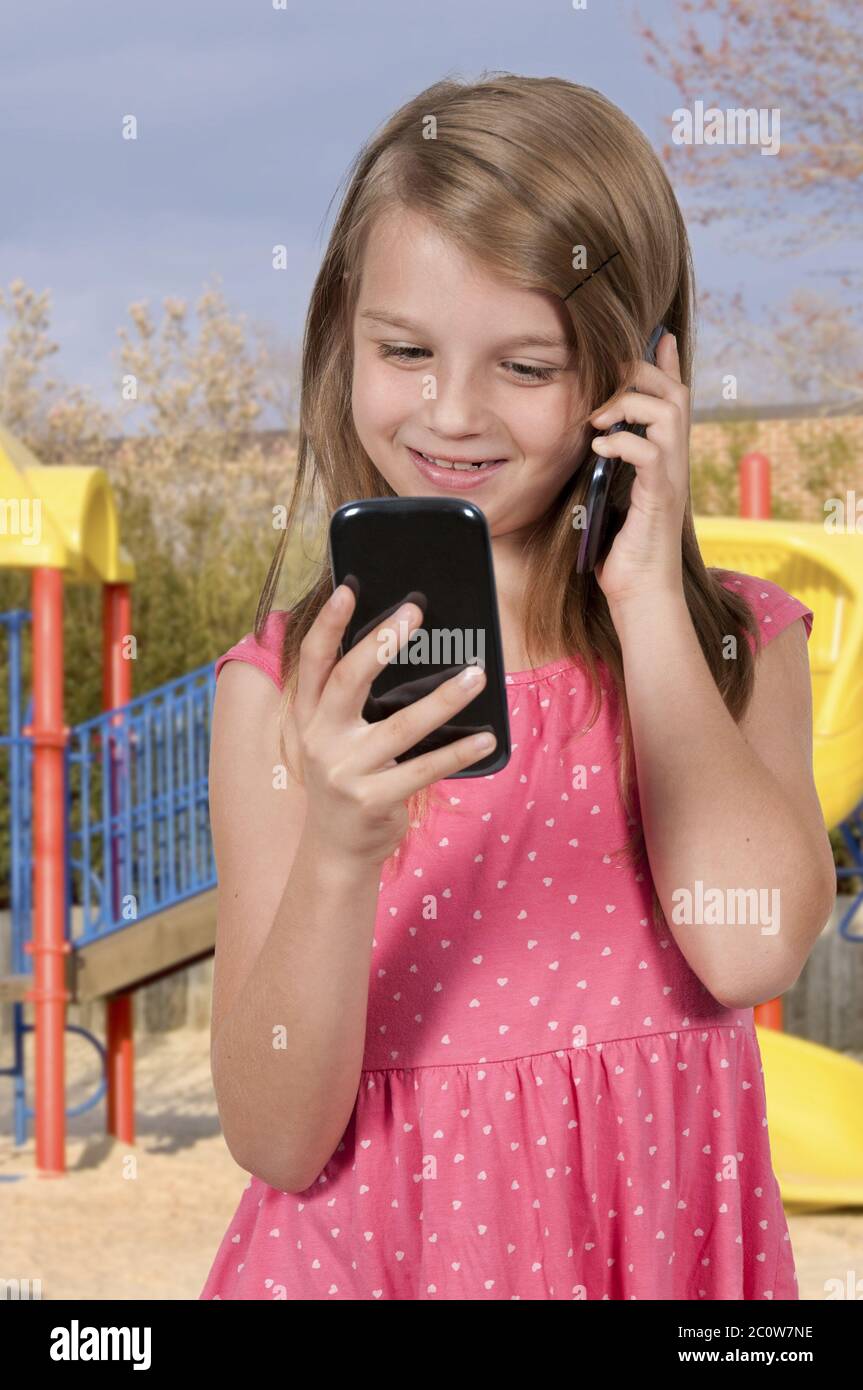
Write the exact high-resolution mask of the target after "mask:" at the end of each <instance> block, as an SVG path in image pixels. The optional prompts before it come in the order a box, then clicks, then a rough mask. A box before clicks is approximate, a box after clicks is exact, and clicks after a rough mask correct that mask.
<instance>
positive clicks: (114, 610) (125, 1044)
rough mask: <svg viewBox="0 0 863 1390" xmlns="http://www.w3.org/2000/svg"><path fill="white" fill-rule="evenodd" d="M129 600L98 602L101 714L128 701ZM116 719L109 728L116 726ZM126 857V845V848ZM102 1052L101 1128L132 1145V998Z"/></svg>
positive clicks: (120, 999)
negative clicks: (104, 1104) (103, 1099)
mask: <svg viewBox="0 0 863 1390" xmlns="http://www.w3.org/2000/svg"><path fill="white" fill-rule="evenodd" d="M131 621H132V599H131V594H130V591H129V586H128V584H106V585H105V588H104V591H103V602H102V708H103V709H106V710H110V709H116V708H117V707H118V706H119V705H125V704H128V702H129V700H131V698H132V666H131V662H130V661H129V660H127V658H126V657H125V655H124V652H123V642H124V640H125V638H126V637H127V635H128V634H129V632H130V630H131ZM123 718H124V716H123V715H122V714H118V715H117V716H116V718H114V719H112V721H111V723H112V725H117V726H122V723H123ZM108 744H109V748H110V759H111V767H110V778H111V788H110V800H111V809H112V812H116V811H117V810H118V809H119V806H120V779H121V778H122V777H123V776H126V777H128V776H130V775H131V774H130V769H129V768H128V767H126V768H124V767H123V766H122V764H121V761H120V760H121V758H122V743H121V741H120V739H119V737H118V738H117V739H116V740H114V739H109V740H108ZM110 849H111V857H110V864H107V863H106V865H105V872H106V874H107V873H109V872H110V875H111V898H112V903H113V909H114V913H115V915H117V914H118V913H119V910H120V904H121V900H122V899H121V890H122V884H121V876H120V846H119V843H118V841H117V840H112V841H111V846H110ZM126 852H127V854H130V853H131V845H127V847H126ZM105 1050H106V1053H107V1079H106V1086H107V1114H106V1119H105V1128H106V1132H107V1133H108V1134H113V1135H114V1136H115V1137H116V1138H117V1139H119V1140H120V1141H121V1143H124V1144H134V1142H135V1043H134V1033H133V1028H132V996H131V994H117V995H113V996H111V997H110V998H109V999H107V1000H106V1001H105Z"/></svg>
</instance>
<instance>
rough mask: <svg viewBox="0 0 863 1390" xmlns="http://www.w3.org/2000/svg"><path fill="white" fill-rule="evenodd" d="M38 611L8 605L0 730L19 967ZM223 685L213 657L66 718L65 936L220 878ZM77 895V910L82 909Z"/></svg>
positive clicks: (115, 921) (130, 917) (126, 918)
mask: <svg viewBox="0 0 863 1390" xmlns="http://www.w3.org/2000/svg"><path fill="white" fill-rule="evenodd" d="M30 617H31V615H30V614H29V613H28V612H25V611H22V610H15V611H13V612H11V613H3V614H0V633H2V632H3V629H5V637H6V642H5V645H6V656H7V658H8V709H9V729H8V733H6V734H3V735H2V736H0V758H2V761H0V771H5V772H6V773H7V781H8V795H9V813H10V814H9V852H10V905H11V917H12V933H11V935H12V943H11V957H10V962H9V963H10V966H11V970H12V972H13V973H14V974H29V973H30V970H31V967H32V961H31V958H30V956H29V955H28V954H27V953H25V950H24V947H25V944H26V943H27V942H28V941H29V940H30V939H31V932H32V916H33V913H32V907H33V902H32V880H33V870H32V855H33V815H32V810H33V806H32V799H33V792H32V787H33V747H32V740H31V739H30V738H29V737H28V736H26V735H24V734H22V732H21V730H22V728H25V727H26V726H27V724H28V723H29V721H30V720H31V719H32V700H30V701H29V702H28V704H27V708H26V712H25V713H24V715H23V717H22V704H23V699H22V694H21V690H22V651H21V648H22V635H23V632H24V630H25V628H26V627H27V626H28V624H29V622H30ZM215 689H216V676H215V662H210V663H208V664H207V665H205V666H199V667H198V668H197V669H196V670H194V671H190V672H189V673H188V674H187V675H185V676H180V677H178V678H177V679H176V680H173V681H168V682H167V683H166V684H165V685H162V686H159V687H158V688H157V689H156V690H151V691H149V692H148V693H147V694H146V695H141V696H138V697H137V698H136V699H134V700H131V701H130V702H129V703H128V704H126V705H122V706H120V707H118V708H117V709H115V710H108V711H106V712H105V713H103V714H99V715H97V716H96V717H95V718H94V719H88V720H86V721H85V722H84V723H83V724H77V725H75V726H73V727H72V728H71V729H70V733H69V741H68V743H67V746H66V749H65V807H66V820H67V831H68V838H67V843H68V854H67V866H66V888H67V892H66V937H67V939H69V940H71V941H72V942H73V944H74V945H75V946H83V945H86V944H87V943H89V942H92V941H96V940H99V939H100V938H102V937H104V936H107V935H109V934H110V933H111V932H114V931H119V930H121V929H122V928H123V927H127V926H129V925H130V924H131V923H133V922H137V921H140V920H141V918H143V917H147V916H149V915H151V914H152V913H154V912H160V911H162V910H163V909H165V908H167V907H170V906H172V905H173V904H174V903H179V902H182V901H183V900H184V899H186V898H189V897H192V896H193V895H194V894H196V893H200V892H203V891H204V890H205V889H208V888H214V887H215V885H216V866H215V859H214V856H213V846H212V839H211V835H210V817H209V751H210V725H211V719H212V709H213V697H214V695H215ZM2 755H5V756H2ZM3 763H5V767H3V766H2V764H3ZM73 906H74V907H76V908H80V909H81V911H80V914H79V913H75V915H74V917H73V916H72V913H71V908H72V907H73ZM78 919H80V920H78ZM73 924H74V925H73Z"/></svg>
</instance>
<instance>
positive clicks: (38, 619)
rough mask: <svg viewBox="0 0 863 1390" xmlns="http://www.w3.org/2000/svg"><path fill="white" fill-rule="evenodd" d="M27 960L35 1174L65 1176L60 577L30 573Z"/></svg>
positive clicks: (66, 945) (63, 734) (63, 739)
mask: <svg viewBox="0 0 863 1390" xmlns="http://www.w3.org/2000/svg"><path fill="white" fill-rule="evenodd" d="M32 592H33V629H32V632H33V723H32V724H30V725H28V726H27V727H26V728H25V729H24V733H25V734H29V735H30V737H31V738H32V740H33V941H32V943H29V944H28V946H27V948H26V949H27V950H28V951H29V952H30V954H31V955H32V956H33V978H34V985H33V988H32V989H31V990H28V992H27V994H26V996H25V998H26V999H27V1000H29V1001H31V1002H32V1004H33V1006H34V1014H35V1035H36V1169H37V1172H38V1174H39V1176H40V1177H46V1178H56V1177H63V1176H64V1175H65V1172H66V1095H65V1088H66V1068H65V1051H64V1044H65V1034H66V1001H67V1000H68V999H69V998H70V994H69V991H68V990H67V989H66V980H65V964H64V958H65V956H66V955H67V954H68V952H69V943H68V942H67V941H66V937H65V910H66V805H65V800H66V798H65V781H64V766H65V756H64V749H65V746H66V742H67V739H68V737H69V730H68V728H67V727H66V725H65V724H64V723H63V575H62V572H61V571H60V570H56V569H43V568H38V569H34V571H33V590H32Z"/></svg>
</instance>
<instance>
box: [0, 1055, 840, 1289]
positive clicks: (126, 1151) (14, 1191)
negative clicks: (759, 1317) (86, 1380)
mask: <svg viewBox="0 0 863 1390" xmlns="http://www.w3.org/2000/svg"><path fill="white" fill-rule="evenodd" d="M28 1060H29V1059H28ZM5 1061H6V1059H5V1058H4V1062H5ZM94 1063H95V1055H94V1054H93V1052H92V1050H91V1049H90V1048H89V1047H88V1046H87V1045H86V1044H85V1043H84V1042H83V1041H81V1040H80V1039H75V1038H72V1039H71V1040H70V1041H69V1043H68V1048H67V1068H68V1073H67V1074H68V1078H69V1100H70V1104H77V1103H79V1102H80V1101H81V1100H82V1099H84V1097H85V1096H86V1095H87V1094H88V1092H89V1091H90V1090H91V1089H92V1086H93V1084H94V1080H95V1077H96V1066H95V1065H94ZM30 1074H31V1075H32V1071H31V1073H30ZM0 1083H2V1084H0V1278H6V1279H8V1278H17V1279H27V1278H29V1279H31V1280H32V1279H37V1278H38V1279H41V1281H42V1297H43V1298H44V1299H62V1298H73V1299H101V1298H118V1299H196V1298H197V1297H198V1295H199V1293H200V1291H201V1288H202V1287H203V1284H204V1281H205V1279H206V1277H207V1274H208V1272H209V1268H210V1265H211V1263H212V1261H213V1259H214V1257H215V1254H216V1249H217V1247H218V1245H219V1242H220V1240H221V1238H222V1235H223V1234H224V1232H225V1230H226V1228H227V1225H228V1222H229V1221H230V1219H231V1217H232V1215H233V1213H234V1211H235V1209H236V1206H237V1203H238V1202H239V1200H240V1195H241V1193H242V1190H243V1188H244V1186H245V1184H246V1182H247V1181H248V1175H247V1174H246V1173H245V1172H244V1171H243V1170H242V1169H241V1168H239V1167H238V1166H237V1164H236V1163H235V1162H234V1160H233V1159H232V1158H231V1155H230V1154H229V1153H228V1150H227V1148H226V1146H225V1143H224V1140H223V1139H222V1136H221V1131H220V1129H219V1119H218V1114H217V1111H216V1102H215V1097H214V1095H213V1088H212V1082H211V1079H210V1068H209V1039H208V1035H207V1033H206V1032H205V1031H201V1030H191V1029H188V1030H178V1031H176V1032H171V1033H166V1034H161V1035H158V1036H155V1037H144V1038H143V1039H141V1040H140V1041H139V1042H138V1047H137V1056H136V1086H137V1093H136V1116H137V1135H136V1142H135V1144H134V1145H133V1146H132V1147H128V1146H124V1145H120V1144H118V1143H117V1142H116V1141H115V1140H113V1139H110V1140H109V1139H106V1138H105V1135H104V1133H103V1130H104V1116H105V1107H104V1103H103V1102H100V1103H99V1104H98V1105H97V1106H96V1107H95V1108H94V1109H93V1110H91V1111H88V1112H86V1113H85V1114H83V1115H79V1116H77V1117H75V1118H73V1119H71V1120H70V1121H69V1122H68V1131H69V1138H68V1142H67V1166H68V1172H67V1174H66V1176H65V1177H62V1178H55V1179H50V1178H41V1177H39V1176H37V1174H36V1171H35V1146H34V1143H33V1140H32V1138H31V1139H30V1140H29V1141H28V1143H27V1144H26V1146H25V1147H24V1148H22V1149H15V1148H14V1145H13V1143H12V1137H11V1136H12V1123H11V1114H10V1101H11V1089H12V1088H11V1085H10V1084H9V1082H8V1080H6V1081H5V1082H3V1079H2V1078H0ZM178 1097H181V1098H182V1099H179V1100H178ZM788 1224H789V1228H790V1231H791V1240H792V1244H793V1247H794V1256H795V1261H796V1265H797V1277H798V1280H799V1285H800V1295H801V1298H802V1299H823V1298H824V1285H825V1280H828V1279H837V1278H838V1279H841V1280H842V1281H843V1283H844V1282H845V1281H846V1280H847V1278H848V1276H849V1271H853V1272H854V1277H855V1278H857V1279H860V1278H863V1211H859V1210H858V1211H851V1210H849V1211H836V1212H825V1213H819V1214H817V1215H812V1214H805V1215H803V1214H797V1215H795V1214H793V1213H789V1215H788Z"/></svg>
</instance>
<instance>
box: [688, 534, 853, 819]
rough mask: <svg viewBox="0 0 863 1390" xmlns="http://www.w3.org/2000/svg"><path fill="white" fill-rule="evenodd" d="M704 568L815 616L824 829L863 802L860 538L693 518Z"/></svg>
mask: <svg viewBox="0 0 863 1390" xmlns="http://www.w3.org/2000/svg"><path fill="white" fill-rule="evenodd" d="M695 531H696V535H697V537H698V545H699V548H700V550H701V554H702V555H703V557H704V563H705V564H706V565H707V566H708V567H711V566H717V567H719V568H721V569H728V570H738V571H741V572H742V573H744V574H754V575H758V577H759V578H761V579H772V580H773V582H774V584H779V585H781V587H782V588H783V589H785V590H786V591H787V592H788V593H790V594H793V595H794V596H795V598H799V599H801V600H802V601H803V603H805V604H808V606H809V607H810V608H811V609H812V612H813V613H814V615H815V621H814V623H813V626H812V636H811V638H810V642H809V665H810V669H811V671H812V716H813V764H814V770H815V785H816V787H817V788H818V796H819V799H820V801H821V809H822V811H823V812H824V821H825V824H826V825H827V828H828V829H829V830H832V829H833V827H834V826H836V825H839V823H840V822H841V821H843V820H845V819H846V818H847V817H848V816H849V815H850V814H851V812H852V811H853V810H854V809H855V807H856V806H857V805H858V804H859V802H860V800H861V798H863V535H856V534H854V533H853V532H846V531H842V532H838V533H834V532H831V531H828V530H826V529H825V527H824V526H822V525H818V524H817V523H815V522H802V521H743V520H740V519H739V518H737V517H698V516H696V517H695Z"/></svg>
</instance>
